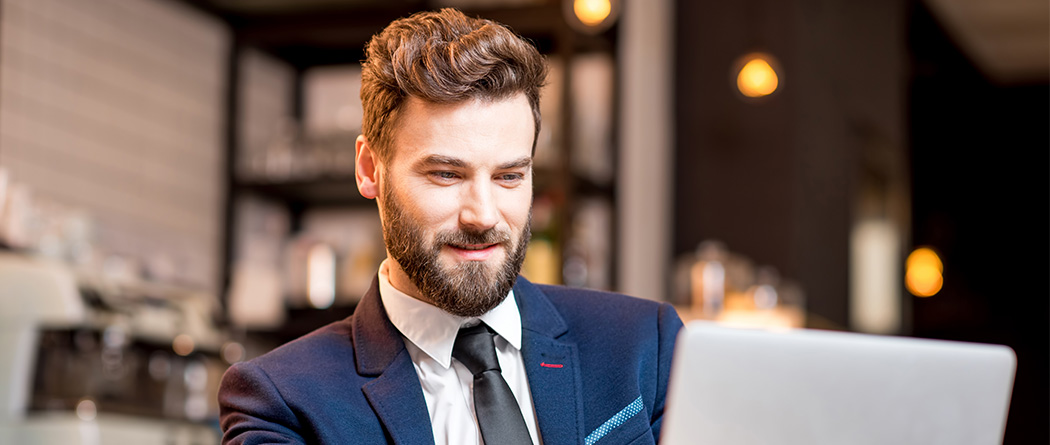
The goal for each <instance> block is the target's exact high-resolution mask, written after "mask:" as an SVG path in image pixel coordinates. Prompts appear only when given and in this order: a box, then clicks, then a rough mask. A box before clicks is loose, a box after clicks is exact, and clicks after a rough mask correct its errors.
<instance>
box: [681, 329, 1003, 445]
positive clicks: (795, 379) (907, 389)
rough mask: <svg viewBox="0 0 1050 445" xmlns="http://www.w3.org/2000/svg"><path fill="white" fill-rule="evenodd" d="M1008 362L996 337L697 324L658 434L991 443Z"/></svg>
mask: <svg viewBox="0 0 1050 445" xmlns="http://www.w3.org/2000/svg"><path fill="white" fill-rule="evenodd" d="M1015 366H1016V358H1015V355H1014V353H1013V350H1011V349H1010V348H1008V347H1005V346H998V345H984V344H972V343H960V342H947V341H937V340H920V339H914V338H901V337H888V336H874V335H863V334H853V333H843V332H830V331H814V330H793V331H784V332H771V331H764V330H756V329H733V328H727V327H721V326H718V325H715V324H712V323H705V322H694V323H690V324H689V325H688V327H687V328H686V329H685V330H683V331H682V333H681V334H680V336H679V339H678V344H677V345H676V352H675V358H674V364H673V368H672V373H671V381H670V389H669V395H668V404H667V408H666V412H665V418H664V428H663V431H662V438H661V444H662V445H683V444H690V445H694V444H720V445H745V444H784V445H793V444H799V445H801V444H806V445H810V444H846V443H848V444H894V445H908V444H915V445H919V444H922V445H930V444H951V445H967V444H972V445H991V444H998V443H1001V442H1002V437H1003V431H1004V428H1005V425H1006V412H1007V409H1008V406H1009V399H1010V392H1011V388H1012V387H1013V376H1014V369H1015Z"/></svg>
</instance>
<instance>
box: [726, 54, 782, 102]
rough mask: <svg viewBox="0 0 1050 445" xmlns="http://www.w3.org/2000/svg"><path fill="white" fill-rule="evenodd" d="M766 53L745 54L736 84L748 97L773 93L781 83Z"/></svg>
mask: <svg viewBox="0 0 1050 445" xmlns="http://www.w3.org/2000/svg"><path fill="white" fill-rule="evenodd" d="M768 59H769V57H768V56H766V55H764V54H757V53H756V54H749V55H747V56H744V58H743V60H746V62H744V65H743V67H741V68H740V72H739V73H738V74H737V76H736V86H737V88H739V89H740V92H741V93H742V94H743V95H745V96H747V97H762V96H768V95H770V94H772V93H773V92H774V91H776V89H777V85H778V84H779V83H780V80H779V78H778V77H777V72H776V71H775V70H773V66H772V65H770V62H769V60H768Z"/></svg>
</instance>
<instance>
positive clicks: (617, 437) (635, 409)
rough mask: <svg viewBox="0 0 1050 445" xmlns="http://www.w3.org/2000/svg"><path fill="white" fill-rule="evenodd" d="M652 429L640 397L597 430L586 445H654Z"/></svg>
mask: <svg viewBox="0 0 1050 445" xmlns="http://www.w3.org/2000/svg"><path fill="white" fill-rule="evenodd" d="M653 443H655V442H654V441H653V434H652V428H651V427H650V426H649V419H648V418H646V416H645V405H644V404H643V403H642V397H641V396H639V397H638V398H637V399H635V400H634V401H633V402H631V403H629V404H628V405H627V406H625V407H624V408H623V409H621V410H620V411H619V412H617V413H616V414H615V415H613V416H612V417H610V418H609V420H606V421H605V422H604V423H602V424H601V425H600V426H598V428H595V429H594V431H592V432H591V433H590V434H588V435H587V437H586V438H585V439H584V444H585V445H623V444H631V445H636V444H637V445H640V444H653Z"/></svg>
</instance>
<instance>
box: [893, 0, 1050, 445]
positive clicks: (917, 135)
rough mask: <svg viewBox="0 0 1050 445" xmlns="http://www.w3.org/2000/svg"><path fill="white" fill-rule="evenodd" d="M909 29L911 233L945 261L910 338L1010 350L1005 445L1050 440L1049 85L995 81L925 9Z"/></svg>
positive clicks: (917, 10)
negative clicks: (1012, 367) (1012, 372)
mask: <svg viewBox="0 0 1050 445" xmlns="http://www.w3.org/2000/svg"><path fill="white" fill-rule="evenodd" d="M909 31H910V34H909V47H910V49H911V56H912V60H913V62H912V66H913V70H912V73H913V74H912V82H911V88H910V95H909V98H910V110H911V118H910V147H911V153H912V183H913V201H912V202H913V215H914V224H913V239H914V240H915V243H916V244H925V245H930V246H933V247H934V248H935V249H936V250H938V251H939V252H940V253H941V256H942V259H943V261H944V264H945V270H944V287H943V289H942V290H941V292H940V293H938V294H937V295H935V296H934V297H931V298H928V299H922V300H917V301H915V302H914V306H913V310H914V321H913V329H914V334H915V335H917V336H922V337H932V338H942V339H951V340H964V341H975V342H985V343H999V344H1006V345H1008V346H1010V347H1012V348H1013V349H1014V351H1015V352H1016V353H1017V362H1018V368H1017V376H1016V381H1015V384H1014V392H1013V399H1012V404H1011V407H1010V414H1009V419H1008V421H1007V434H1006V441H1005V443H1007V444H1011V443H1017V444H1022V443H1025V444H1027V443H1050V437H1048V428H1047V423H1046V422H1047V419H1048V418H1050V406H1048V403H1050V399H1048V395H1050V385H1048V379H1050V366H1048V357H1050V336H1048V334H1050V333H1048V330H1047V329H1048V327H1050V288H1048V283H1047V277H1048V275H1047V271H1048V270H1050V258H1048V255H1047V246H1048V245H1050V243H1048V241H1050V233H1048V229H1050V216H1048V215H1050V208H1048V207H1047V203H1048V202H1050V190H1048V187H1047V178H1048V176H1047V171H1048V170H1047V168H1048V165H1050V87H1048V85H1047V83H1046V82H1043V83H1038V84H1029V85H1010V86H1007V85H996V84H995V83H993V82H990V81H989V80H988V79H987V78H985V76H983V75H982V74H981V73H980V72H979V71H978V70H976V69H975V68H974V66H973V64H972V63H971V61H970V60H968V59H967V58H966V57H965V56H964V55H963V53H961V52H960V51H959V50H958V48H957V47H956V46H955V45H954V44H953V43H952V41H951V40H949V38H948V37H947V35H946V33H945V31H944V29H942V28H941V27H940V26H939V24H938V23H937V21H936V20H934V18H933V17H932V16H931V15H930V13H929V11H928V10H926V9H925V8H923V7H922V6H921V5H920V4H915V5H914V7H913V8H912V14H911V21H910V26H909Z"/></svg>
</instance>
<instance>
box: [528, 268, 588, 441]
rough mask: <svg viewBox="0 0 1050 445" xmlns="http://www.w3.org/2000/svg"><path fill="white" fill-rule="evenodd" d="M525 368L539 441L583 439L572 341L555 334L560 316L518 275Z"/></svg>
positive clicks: (561, 324)
mask: <svg viewBox="0 0 1050 445" xmlns="http://www.w3.org/2000/svg"><path fill="white" fill-rule="evenodd" d="M514 295H515V299H516V300H517V303H518V309H519V310H520V311H521V324H522V347H521V355H522V359H523V360H524V361H525V372H526V375H527V376H528V380H529V388H530V389H531V393H532V403H533V406H534V407H535V408H536V419H537V421H538V422H539V426H540V434H541V436H542V437H543V442H544V443H583V438H584V434H585V433H584V431H583V430H582V426H583V397H582V392H583V388H582V381H581V380H580V375H581V374H580V362H579V354H578V353H577V350H576V344H575V343H573V342H569V341H565V340H564V339H559V337H561V336H562V335H563V334H565V333H566V332H567V331H568V327H567V325H566V324H565V320H564V319H563V318H562V317H561V315H560V314H559V313H558V311H557V310H556V309H555V308H554V306H553V305H552V304H551V303H550V301H549V300H548V299H547V297H546V296H545V295H544V294H543V292H542V291H540V289H539V288H538V287H536V286H535V285H533V284H532V283H530V282H529V281H528V280H526V279H525V278H523V277H520V276H519V277H518V281H517V284H515V286H514Z"/></svg>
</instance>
